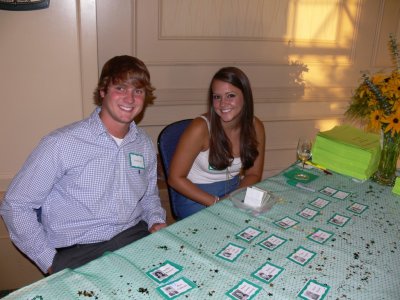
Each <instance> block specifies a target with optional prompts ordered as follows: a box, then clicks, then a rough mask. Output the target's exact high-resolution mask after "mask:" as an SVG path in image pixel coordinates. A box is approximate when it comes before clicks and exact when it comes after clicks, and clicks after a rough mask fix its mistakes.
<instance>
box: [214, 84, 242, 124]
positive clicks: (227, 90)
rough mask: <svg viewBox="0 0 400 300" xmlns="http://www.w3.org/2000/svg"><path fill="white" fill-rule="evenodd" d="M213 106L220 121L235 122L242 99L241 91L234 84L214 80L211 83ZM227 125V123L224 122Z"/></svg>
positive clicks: (238, 118)
mask: <svg viewBox="0 0 400 300" xmlns="http://www.w3.org/2000/svg"><path fill="white" fill-rule="evenodd" d="M211 89H212V97H213V107H214V110H215V112H216V113H217V115H218V116H219V117H220V118H221V122H222V124H223V125H224V123H225V124H226V123H232V124H235V125H236V124H237V123H238V122H239V121H240V117H241V113H242V110H243V105H244V99H243V93H242V91H241V90H240V89H239V88H237V87H235V86H234V85H232V84H230V83H228V82H225V81H221V80H215V81H214V82H213V83H212V85H211ZM226 125H227V124H226Z"/></svg>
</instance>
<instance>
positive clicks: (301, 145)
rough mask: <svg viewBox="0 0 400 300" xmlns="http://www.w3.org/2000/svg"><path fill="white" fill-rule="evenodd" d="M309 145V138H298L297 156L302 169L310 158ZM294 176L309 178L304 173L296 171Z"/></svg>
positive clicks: (310, 143) (303, 178)
mask: <svg viewBox="0 0 400 300" xmlns="http://www.w3.org/2000/svg"><path fill="white" fill-rule="evenodd" d="M311 147H312V142H311V140H310V139H308V138H304V137H301V138H299V142H298V144H297V157H298V158H299V159H300V160H301V162H302V163H303V171H304V164H305V163H306V161H307V160H309V159H310V158H311ZM295 177H296V179H299V180H307V179H308V178H309V176H308V175H307V174H305V173H298V174H296V176H295Z"/></svg>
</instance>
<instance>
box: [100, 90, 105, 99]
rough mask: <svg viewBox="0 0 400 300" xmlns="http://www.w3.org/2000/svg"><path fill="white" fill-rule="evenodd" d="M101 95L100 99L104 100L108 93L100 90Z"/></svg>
mask: <svg viewBox="0 0 400 300" xmlns="http://www.w3.org/2000/svg"><path fill="white" fill-rule="evenodd" d="M99 94H100V97H101V98H104V96H105V94H106V93H105V92H104V90H100V92H99Z"/></svg>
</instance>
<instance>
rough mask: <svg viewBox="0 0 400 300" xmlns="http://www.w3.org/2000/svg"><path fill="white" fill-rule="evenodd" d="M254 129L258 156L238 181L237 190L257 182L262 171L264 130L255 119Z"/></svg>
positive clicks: (260, 123) (261, 124) (262, 125)
mask: <svg viewBox="0 0 400 300" xmlns="http://www.w3.org/2000/svg"><path fill="white" fill-rule="evenodd" d="M254 127H255V130H256V137H257V142H258V147H257V150H258V156H257V158H256V160H255V161H254V165H253V166H252V167H251V168H250V169H248V170H246V171H245V172H244V176H243V178H242V179H241V181H240V185H239V188H242V187H246V186H249V185H253V184H255V183H257V182H259V181H260V180H261V178H262V174H263V171H264V156H265V130H264V124H263V123H262V122H261V121H260V120H259V119H258V118H257V117H256V118H254Z"/></svg>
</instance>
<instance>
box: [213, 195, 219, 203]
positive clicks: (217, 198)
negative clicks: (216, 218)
mask: <svg viewBox="0 0 400 300" xmlns="http://www.w3.org/2000/svg"><path fill="white" fill-rule="evenodd" d="M218 201H219V197H218V196H214V204H215V203H217V202H218Z"/></svg>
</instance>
